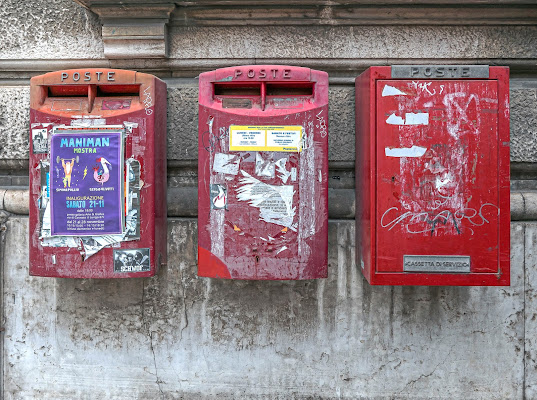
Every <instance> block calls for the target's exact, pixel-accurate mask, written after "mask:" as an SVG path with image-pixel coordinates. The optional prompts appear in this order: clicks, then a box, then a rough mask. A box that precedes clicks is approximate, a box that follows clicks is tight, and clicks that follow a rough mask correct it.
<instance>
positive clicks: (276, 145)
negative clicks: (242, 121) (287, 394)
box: [229, 125, 303, 153]
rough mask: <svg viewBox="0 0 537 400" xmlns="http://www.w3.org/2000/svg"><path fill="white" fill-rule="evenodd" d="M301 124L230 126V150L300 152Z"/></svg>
mask: <svg viewBox="0 0 537 400" xmlns="http://www.w3.org/2000/svg"><path fill="white" fill-rule="evenodd" d="M302 130H303V128H302V127H301V126H239V125H231V126H230V127H229V136H230V138H231V139H230V141H229V150H230V151H251V150H253V151H288V152H297V153H298V152H300V151H302V148H301V140H302Z"/></svg>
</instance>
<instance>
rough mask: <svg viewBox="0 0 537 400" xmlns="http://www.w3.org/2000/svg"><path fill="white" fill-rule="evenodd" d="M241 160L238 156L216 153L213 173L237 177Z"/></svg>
mask: <svg viewBox="0 0 537 400" xmlns="http://www.w3.org/2000/svg"><path fill="white" fill-rule="evenodd" d="M240 162H241V159H240V157H239V156H237V155H236V154H224V153H216V154H215V156H214V163H213V171H214V172H220V173H222V174H229V175H237V174H238V173H239V166H240Z"/></svg>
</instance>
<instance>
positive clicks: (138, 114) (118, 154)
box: [30, 69, 166, 278]
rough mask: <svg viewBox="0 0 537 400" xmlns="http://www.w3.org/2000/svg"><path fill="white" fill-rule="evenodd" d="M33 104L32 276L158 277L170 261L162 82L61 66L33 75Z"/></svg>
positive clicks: (132, 73) (129, 73)
mask: <svg viewBox="0 0 537 400" xmlns="http://www.w3.org/2000/svg"><path fill="white" fill-rule="evenodd" d="M30 102H31V105H30V133H31V146H30V275H36V276H50V277H64V278H129V277H144V276H152V275H154V274H155V273H156V272H157V269H158V267H159V265H160V264H161V263H165V262H166V84H165V83H164V82H162V81H161V80H159V79H157V78H156V77H154V76H151V75H148V74H142V73H138V72H135V71H122V70H99V69H84V70H82V69H81V70H67V71H57V72H51V73H48V74H45V75H41V76H36V77H34V78H32V80H31V99H30Z"/></svg>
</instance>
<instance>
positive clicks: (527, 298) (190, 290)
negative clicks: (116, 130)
mask: <svg viewBox="0 0 537 400" xmlns="http://www.w3.org/2000/svg"><path fill="white" fill-rule="evenodd" d="M31 3H32V4H31V5H29V4H28V3H26V2H20V1H15V0H0V20H1V21H3V23H2V24H0V39H1V40H0V99H1V101H0V138H1V140H0V183H1V184H0V186H19V187H20V186H21V185H23V184H24V182H25V180H24V176H25V174H27V159H28V113H29V110H28V107H29V78H30V77H31V76H33V75H38V74H41V73H45V72H48V71H51V70H56V69H63V68H75V67H83V66H87V67H106V66H110V67H114V68H115V67H117V68H126V69H134V70H139V71H144V72H149V73H155V74H156V75H158V76H159V77H161V78H163V79H164V80H165V81H166V82H167V84H168V164H169V174H170V176H169V184H170V186H173V187H177V188H182V187H187V186H188V187H192V186H195V184H196V173H195V165H196V161H197V80H196V76H197V75H198V74H199V73H200V72H203V71H206V70H210V69H214V68H219V67H223V66H229V65H240V64H250V63H269V62H270V63H281V64H291V65H303V66H308V67H312V68H318V69H323V70H326V71H328V72H329V73H330V77H331V86H330V120H329V128H330V149H329V151H330V152H329V158H330V165H331V171H332V172H334V171H337V174H338V175H341V177H345V179H342V180H344V181H345V182H343V183H334V182H331V185H332V186H334V185H336V186H337V185H340V187H342V188H349V189H352V188H353V172H352V169H353V163H354V85H353V80H354V77H356V76H357V75H358V74H359V73H360V72H361V71H363V70H364V69H365V68H367V66H369V65H386V64H391V63H393V64H397V63H409V62H413V63H426V62H438V63H452V62H457V63H467V64H471V63H482V64H485V63H489V64H497V65H509V66H511V68H512V69H511V78H512V79H511V92H510V93H511V162H512V180H513V185H514V186H516V187H523V188H525V190H533V189H534V188H535V183H536V182H537V175H536V173H535V171H537V168H536V166H537V164H536V163H537V150H536V135H537V128H536V117H535V115H537V79H536V78H537V70H536V67H535V65H537V47H536V46H535V44H536V43H537V27H536V26H535V24H533V25H526V26H517V25H516V24H514V25H506V26H477V25H475V26H472V25H466V26H442V25H416V26H403V25H395V26H337V24H335V23H334V21H332V22H331V24H329V25H317V26H315V25H308V26H303V27H299V26H281V25H278V26H270V25H267V26H259V27H253V26H196V25H195V24H191V25H188V21H186V22H185V21H178V20H174V19H173V16H172V20H171V21H170V24H169V34H168V37H169V40H170V51H169V58H168V59H147V60H143V59H136V58H134V59H129V60H108V59H106V58H105V57H104V50H103V43H102V39H101V30H100V22H99V18H98V17H97V16H96V15H94V14H93V13H92V12H91V11H89V10H87V9H85V8H83V7H81V6H80V5H78V4H77V3H75V2H73V1H71V0H54V1H47V0H35V1H33V2H31ZM484 12H486V9H484ZM336 23H337V21H336ZM185 24H186V25H187V26H184V25H185ZM331 201H332V200H331ZM334 201H338V199H337V198H336V199H334ZM341 201H342V202H343V200H341ZM0 212H1V211H0ZM181 212H182V211H181V210H179V211H178V212H177V213H175V214H173V215H184V216H185V218H169V219H168V230H169V233H168V253H169V261H168V265H167V266H166V267H165V268H163V270H162V271H161V272H160V273H159V274H158V276H156V277H154V278H147V279H132V280H117V281H116V280H107V281H98V280H80V279H74V280H62V279H48V278H34V277H29V276H28V220H27V218H26V217H24V216H14V215H11V216H5V215H3V214H2V216H1V219H0V222H1V224H0V228H1V229H0V235H1V236H0V238H1V241H0V252H1V253H0V273H1V274H2V279H1V280H0V286H1V287H0V289H1V293H2V295H1V298H0V299H1V305H2V324H1V326H2V327H3V329H4V331H2V332H0V335H1V336H0V337H1V341H2V346H1V349H0V354H1V359H2V363H1V381H0V390H1V395H0V397H2V398H4V399H9V400H11V399H13V400H15V399H17V400H18V399H37V398H39V399H47V398H48V399H88V400H89V399H91V400H95V399H97V400H100V399H133V398H134V399H179V398H187V399H191V398H193V399H198V398H199V399H204V398H241V397H242V398H263V399H265V398H281V399H288V398H364V399H433V398H434V399H487V400H488V399H532V398H537V373H536V371H537V350H536V345H537V343H536V338H537V330H536V329H537V323H536V316H537V302H536V293H535V289H534V288H535V287H537V283H536V281H537V275H536V273H535V270H536V268H535V266H536V260H537V259H536V257H537V255H536V252H535V250H534V249H535V246H536V244H537V224H536V223H535V222H532V221H528V222H512V225H511V231H512V234H511V235H512V236H511V281H512V284H511V286H510V287H503V288H497V287H490V288H468V287H372V286H370V285H368V284H367V282H366V281H365V280H364V279H363V277H362V276H361V273H360V271H359V269H358V268H357V266H356V264H355V262H354V256H355V255H354V251H355V249H354V235H355V232H354V221H353V220H352V219H346V220H336V219H332V220H331V221H330V224H329V225H330V231H329V241H330V243H329V249H330V252H329V277H328V278H327V279H324V280H316V281H299V282H288V281H286V282H261V281H259V282H256V281H254V282H243V281H240V282H239V281H236V282H235V281H225V280H214V279H205V278H198V277H197V275H196V268H197V267H196V258H197V254H196V248H197V237H196V232H197V226H196V220H195V218H187V216H188V213H184V214H181ZM343 214H345V213H342V215H343ZM332 215H333V214H332ZM348 215H349V216H350V215H352V213H350V214H348Z"/></svg>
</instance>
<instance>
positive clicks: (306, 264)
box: [198, 66, 328, 279]
mask: <svg viewBox="0 0 537 400" xmlns="http://www.w3.org/2000/svg"><path fill="white" fill-rule="evenodd" d="M237 68H240V69H244V70H245V71H246V78H247V79H251V84H249V85H245V84H244V79H245V77H244V75H243V74H240V73H238V74H237V77H236V78H235V75H234V74H231V72H233V71H235V68H228V69H224V70H217V71H211V72H207V73H205V74H202V75H200V91H199V103H200V108H199V164H198V168H199V172H198V174H199V184H198V197H199V198H198V243H199V247H200V248H203V249H205V250H206V251H208V252H209V253H210V257H209V256H208V255H207V254H205V252H204V251H203V253H204V254H201V253H200V254H199V255H198V275H200V276H206V277H220V278H222V277H226V276H222V273H216V272H215V269H214V268H215V263H214V262H213V260H214V259H217V260H219V262H221V263H222V264H223V266H225V269H227V270H228V271H229V276H228V277H229V278H232V279H314V278H323V277H326V275H327V261H328V260H327V246H328V207H327V206H328V205H327V199H328V196H327V195H328V182H327V179H328V126H327V121H328V106H327V101H328V79H327V74H326V73H324V72H319V71H313V70H310V69H307V68H296V67H285V66H252V67H249V66H245V67H237ZM270 69H278V70H281V71H283V70H285V71H288V72H287V73H286V75H285V77H283V75H282V76H281V77H279V78H274V79H272V80H271V83H270V84H271V85H273V86H270V87H268V85H266V84H265V82H262V81H261V79H260V78H262V77H260V76H259V74H257V75H256V74H253V73H252V74H251V75H252V77H251V78H248V71H249V70H255V71H257V72H260V71H261V70H270ZM230 74H231V75H230ZM228 76H229V79H228ZM222 77H223V78H222ZM288 77H289V78H288ZM305 77H307V79H309V82H310V83H311V84H310V85H309V86H308V85H304V80H305V79H306V78H305ZM216 78H219V79H218V81H219V82H215V79H216ZM224 78H225V79H224ZM223 79H224V82H225V84H222V80H223ZM235 82H238V84H235ZM215 83H216V84H215ZM231 125H236V126H254V127H255V126H258V127H259V126H295V127H297V126H298V127H303V129H304V132H305V136H304V148H303V150H302V151H301V152H284V151H253V150H244V151H231V150H230V133H229V130H230V126H231ZM211 189H212V190H213V192H212V194H211ZM256 196H257V197H256ZM259 196H262V197H263V196H264V197H263V198H264V200H263V202H262V203H260V202H259V201H260V200H259ZM223 266H222V265H218V268H219V269H222V268H223Z"/></svg>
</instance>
